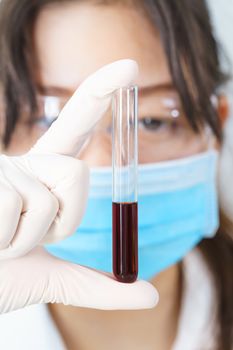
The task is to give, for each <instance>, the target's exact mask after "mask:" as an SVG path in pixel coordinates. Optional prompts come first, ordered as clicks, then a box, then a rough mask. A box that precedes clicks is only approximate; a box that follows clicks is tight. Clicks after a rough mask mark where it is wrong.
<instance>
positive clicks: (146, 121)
mask: <svg viewBox="0 0 233 350" xmlns="http://www.w3.org/2000/svg"><path fill="white" fill-rule="evenodd" d="M169 124H170V123H168V121H166V120H162V119H158V118H153V117H145V118H142V119H140V120H139V126H140V127H143V128H144V129H146V130H151V131H161V130H162V129H164V128H166V127H168V125H169Z"/></svg>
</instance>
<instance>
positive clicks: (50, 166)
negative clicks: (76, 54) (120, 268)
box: [0, 60, 158, 313]
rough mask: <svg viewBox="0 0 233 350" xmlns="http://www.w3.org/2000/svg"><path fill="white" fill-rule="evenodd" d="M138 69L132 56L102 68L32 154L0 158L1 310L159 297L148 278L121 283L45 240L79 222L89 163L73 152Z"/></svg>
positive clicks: (117, 305)
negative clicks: (61, 255)
mask: <svg viewBox="0 0 233 350" xmlns="http://www.w3.org/2000/svg"><path fill="white" fill-rule="evenodd" d="M136 74H137V65H136V63H135V62H134V61H131V60H121V61H118V62H115V63H113V64H110V65H107V66H105V67H103V68H102V69H100V70H99V71H97V72H96V73H95V74H93V75H92V76H90V77H89V78H88V79H87V80H85V82H84V83H83V84H82V85H81V86H80V87H79V88H78V90H77V91H76V92H75V93H74V95H73V96H72V97H71V99H70V100H69V102H68V103H67V104H66V106H65V107H64V109H63V110H62V112H61V113H60V115H59V118H58V119H57V121H55V122H54V123H53V125H52V126H51V127H50V129H49V130H48V131H47V132H46V133H45V134H44V135H43V136H42V137H41V138H40V139H39V140H38V142H37V143H36V144H35V146H34V147H33V148H32V149H31V150H30V151H29V152H28V153H27V154H25V155H23V156H20V157H7V156H5V155H2V156H1V157H0V194H1V195H0V312H1V313H3V312H8V311H11V310H16V309H19V308H22V307H24V306H26V305H30V304H36V303H49V302H56V303H64V304H69V305H75V306H83V307H91V308H97V309H141V308H151V307H153V306H154V305H155V304H156V303H157V301H158V296H157V292H156V290H155V289H154V287H153V286H152V285H151V284H149V283H148V282H146V281H136V282H135V283H133V284H124V283H119V282H117V281H116V280H115V279H114V278H113V277H112V275H111V274H108V273H102V272H98V271H96V270H93V269H89V268H87V267H84V266H80V265H75V264H72V263H69V262H66V261H63V260H60V259H57V258H55V257H53V256H51V255H50V254H48V253H47V252H46V251H45V250H44V248H43V247H42V246H41V244H42V243H45V242H46V243H48V242H54V241H56V240H60V239H63V238H65V237H67V236H68V235H70V234H72V233H73V232H74V231H75V229H76V228H77V227H78V225H79V224H80V221H81V219H82V216H83V214H84V211H85V205H86V202H87V195H88V168H87V166H86V165H85V164H84V162H82V161H80V160H77V159H75V158H74V156H75V155H77V153H78V151H79V150H80V148H81V147H82V145H83V143H84V142H85V139H86V137H87V136H88V134H89V133H90V132H91V130H92V129H93V127H94V126H95V125H96V123H97V122H98V120H99V119H100V118H101V116H102V115H103V113H104V112H105V111H106V110H107V108H108V106H109V103H110V100H111V93H112V92H113V91H114V90H115V89H117V88H119V87H121V86H127V85H129V84H131V83H132V82H133V80H134V79H135V76H136ZM103 259H104V257H103Z"/></svg>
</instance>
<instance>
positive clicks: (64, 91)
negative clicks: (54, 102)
mask: <svg viewBox="0 0 233 350" xmlns="http://www.w3.org/2000/svg"><path fill="white" fill-rule="evenodd" d="M37 90H38V91H39V93H40V94H43V95H47V96H58V97H70V96H72V95H73V93H74V91H73V90H72V89H68V88H63V87H59V86H53V85H51V86H49V85H48V86H43V85H40V84H37Z"/></svg>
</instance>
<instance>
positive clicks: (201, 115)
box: [0, 0, 233, 350]
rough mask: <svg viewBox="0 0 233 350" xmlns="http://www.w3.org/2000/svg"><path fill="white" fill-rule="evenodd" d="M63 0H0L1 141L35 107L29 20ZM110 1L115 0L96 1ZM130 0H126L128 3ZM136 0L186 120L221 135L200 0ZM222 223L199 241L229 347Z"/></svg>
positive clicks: (214, 60) (223, 343)
mask: <svg viewBox="0 0 233 350" xmlns="http://www.w3.org/2000/svg"><path fill="white" fill-rule="evenodd" d="M66 1H67V0H20V1H19V0H2V1H1V3H0V45H1V56H0V80H1V84H2V90H3V101H4V105H5V132H4V137H3V142H4V145H5V146H7V145H8V144H9V142H10V138H11V135H12V133H13V131H14V128H15V126H16V124H17V122H18V120H19V117H20V115H21V113H22V111H23V110H25V106H26V107H27V110H28V112H29V115H30V118H33V116H34V113H35V111H36V98H35V91H36V88H35V83H34V80H33V74H32V69H31V67H32V63H33V59H34V57H33V47H32V39H31V35H30V34H31V30H32V27H33V23H34V21H35V19H36V16H37V15H38V13H39V11H40V10H41V8H43V7H44V6H45V5H47V4H51V3H64V2H66ZM69 1H78V0H69ZM79 1H81V0H79ZM112 2H114V0H106V1H99V3H112ZM126 2H127V1H126ZM135 3H136V1H134V2H133V1H131V5H132V6H133V5H134V4H135ZM138 3H139V4H140V5H143V8H144V10H145V11H146V12H147V15H148V18H149V19H150V20H151V21H152V22H153V23H154V24H155V25H156V28H157V30H158V31H159V33H160V36H161V40H162V43H163V46H164V50H165V53H166V57H167V61H168V64H169V68H170V71H171V75H172V78H173V83H174V86H175V87H176V89H177V91H178V93H179V95H180V98H181V100H182V104H183V108H184V111H185V113H186V115H187V118H188V121H189V122H190V125H191V126H192V127H193V129H194V130H195V131H196V132H198V131H199V129H200V127H201V126H202V125H203V123H207V124H208V125H209V126H210V127H211V129H212V130H213V132H214V134H215V135H216V136H217V138H218V139H219V140H221V137H222V133H221V125H220V121H219V117H218V114H217V112H216V110H215V108H214V107H213V105H212V103H211V101H210V96H211V95H212V94H214V93H215V92H216V91H217V90H218V88H219V87H220V86H221V85H222V84H223V83H224V82H225V80H226V76H225V74H223V73H222V71H221V69H220V64H219V59H218V46H217V43H216V41H215V39H214V36H213V31H212V28H211V24H210V18H209V14H208V9H207V6H206V3H205V0H195V1H193V0H179V1H175V0H174V1H173V0H144V1H143V2H142V1H139V2H138ZM226 226H227V227H229V225H223V226H222V227H221V228H220V229H219V232H218V234H217V235H216V237H214V238H213V239H211V240H203V241H202V242H201V243H200V244H199V248H200V250H201V251H202V252H203V254H204V256H205V259H206V261H207V262H208V264H209V267H210V269H211V271H212V274H213V276H214V278H215V285H216V290H217V293H218V301H219V305H218V319H219V326H220V327H219V337H218V347H217V349H218V350H220V349H221V350H230V349H231V345H232V343H233V334H232V324H233V280H232V266H233V243H232V238H230V237H231V232H228V229H226V228H225V227H226ZM223 227H224V228H223ZM197 287H198V286H197Z"/></svg>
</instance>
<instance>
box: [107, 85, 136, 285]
mask: <svg viewBox="0 0 233 350" xmlns="http://www.w3.org/2000/svg"><path fill="white" fill-rule="evenodd" d="M137 105H138V92H137V87H136V86H132V87H125V88H120V89H118V90H116V91H115V93H114V95H113V122H112V125H113V128H112V168H113V184H112V185H113V186H112V190H113V191H112V253H113V257H112V258H113V273H114V275H115V277H116V278H117V280H118V281H120V282H125V283H131V282H134V281H135V280H136V279H137V275H138V205H137V165H138V144H137V122H138V119H137V117H138V116H137V108H138V107H137Z"/></svg>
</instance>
